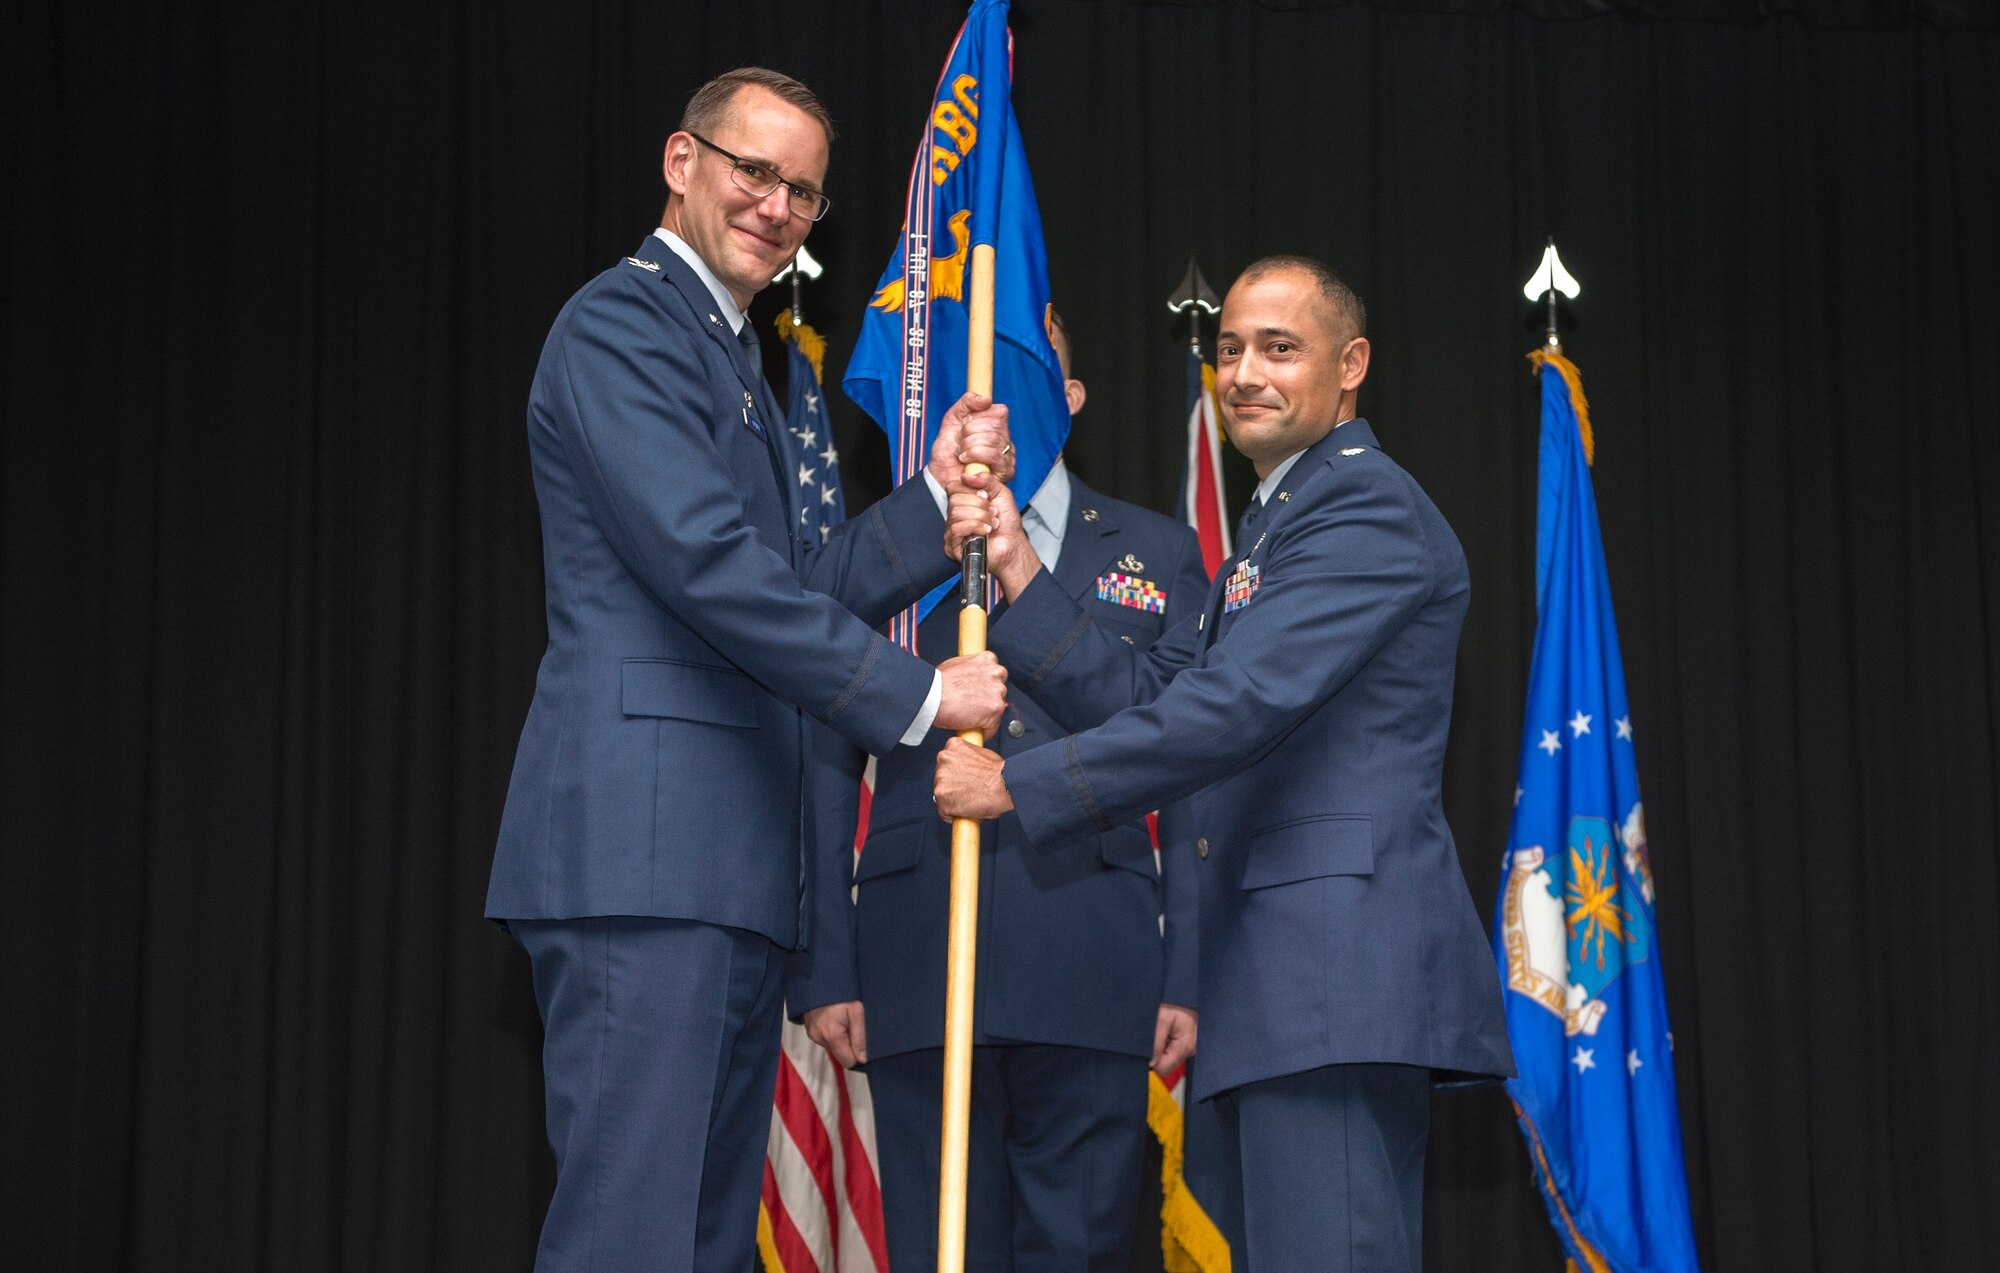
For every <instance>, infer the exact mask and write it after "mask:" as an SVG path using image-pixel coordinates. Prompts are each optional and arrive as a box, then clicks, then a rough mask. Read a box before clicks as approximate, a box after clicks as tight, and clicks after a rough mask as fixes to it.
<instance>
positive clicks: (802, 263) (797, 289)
mask: <svg viewBox="0 0 2000 1273" xmlns="http://www.w3.org/2000/svg"><path fill="white" fill-rule="evenodd" d="M824 272H825V271H823V270H821V269H820V264H819V262H818V261H815V260H813V254H812V253H810V252H808V251H806V246H805V244H803V243H801V244H799V252H798V255H797V256H794V257H793V258H792V261H791V264H789V265H787V266H786V267H785V268H784V269H782V270H779V271H778V273H777V275H776V276H775V277H773V278H772V279H771V281H772V282H773V283H775V282H777V281H778V279H781V278H789V279H791V280H792V323H793V325H794V326H796V325H797V324H799V323H803V322H804V321H806V319H805V314H804V313H803V312H802V310H803V305H802V301H803V293H804V290H805V289H804V288H803V286H802V285H801V282H800V280H801V278H802V277H803V278H818V277H819V276H820V275H821V274H822V273H824Z"/></svg>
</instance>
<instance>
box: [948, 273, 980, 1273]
mask: <svg viewBox="0 0 2000 1273" xmlns="http://www.w3.org/2000/svg"><path fill="white" fill-rule="evenodd" d="M971 283H972V286H971V290H970V292H969V293H968V295H969V296H970V298H971V306H970V309H971V326H972V334H971V341H970V345H971V348H970V349H969V350H968V352H967V357H966V377H965V379H966V388H967V389H968V390H970V391H971V392H973V393H977V394H982V395H984V396H986V397H989V398H990V397H992V396H993V246H992V245H991V244H989V243H981V244H976V245H975V246H974V247H973V249H972V280H971ZM965 468H966V472H968V473H974V472H977V473H984V472H986V471H987V470H986V466H985V465H983V464H968V465H966V466H965ZM958 605H959V610H958V652H959V654H961V655H966V654H978V653H980V652H982V651H983V650H985V649H986V539H985V537H984V536H980V537H978V538H975V539H970V540H967V541H966V545H965V559H964V562H963V564H962V569H961V573H960V576H959V591H958ZM958 736H959V737H960V738H963V739H964V740H965V741H967V742H969V743H971V744H972V745H973V746H975V747H983V746H985V745H986V736H985V735H984V734H982V733H981V732H980V731H979V730H976V729H968V730H964V731H961V732H960V734H959V735H958ZM979 840H980V823H979V819H977V818H954V819H952V824H951V912H950V919H949V927H948V929H947V937H946V944H945V1001H944V1119H943V1123H944V1135H943V1138H942V1139H943V1143H942V1144H941V1145H940V1146H939V1150H938V1250H937V1254H938V1262H937V1267H938V1273H964V1269H965V1165H966V1156H967V1151H968V1143H967V1129H968V1127H969V1126H970V1123H971V1119H972V975H973V963H974V960H975V959H976V958H977V957H978V953H979Z"/></svg>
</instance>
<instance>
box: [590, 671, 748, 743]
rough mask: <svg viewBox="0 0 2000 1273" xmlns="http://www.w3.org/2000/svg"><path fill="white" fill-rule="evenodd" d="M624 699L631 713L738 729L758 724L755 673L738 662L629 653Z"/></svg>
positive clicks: (627, 713)
mask: <svg viewBox="0 0 2000 1273" xmlns="http://www.w3.org/2000/svg"><path fill="white" fill-rule="evenodd" d="M622 675H623V677H624V683H623V687H622V688H623V693H622V697H621V702H622V704H623V707H624V710H625V714H626V715H627V716H671V717H673V718H674V719H675V720H695V721H702V722H705V723H707V724H710V725H729V726H732V727H734V728H737V729H755V728H757V701H756V698H755V697H754V695H753V691H752V688H751V685H750V678H749V677H747V676H745V675H743V673H741V672H739V671H737V670H736V669H734V668H727V667H715V666H713V665H711V664H705V663H679V662H675V661H673V660H670V659H626V660H625V664H624V671H623V673H622Z"/></svg>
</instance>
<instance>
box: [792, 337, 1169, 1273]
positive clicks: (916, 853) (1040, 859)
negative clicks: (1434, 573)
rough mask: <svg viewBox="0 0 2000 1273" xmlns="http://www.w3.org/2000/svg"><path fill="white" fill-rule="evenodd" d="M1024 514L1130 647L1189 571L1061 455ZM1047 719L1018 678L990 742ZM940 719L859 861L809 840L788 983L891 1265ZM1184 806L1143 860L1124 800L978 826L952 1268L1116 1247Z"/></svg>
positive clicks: (936, 1074) (1125, 1210) (939, 912)
mask: <svg viewBox="0 0 2000 1273" xmlns="http://www.w3.org/2000/svg"><path fill="white" fill-rule="evenodd" d="M1049 336H1050V339H1051V340H1052V341H1053V342H1054V344H1055V348H1056V353H1057V356H1058V358H1059V359H1060V361H1061V365H1062V370H1063V373H1064V390H1065V392H1066V396H1067V399H1068V404H1069V408H1070V410H1071V411H1072V412H1074V411H1076V410H1078V409H1079V408H1081V407H1082V406H1083V401H1084V386H1083V382H1082V381H1080V380H1077V379H1074V378H1073V377H1070V375H1069V372H1070V345H1069V336H1068V333H1067V331H1065V330H1064V328H1063V326H1062V320H1061V318H1060V317H1057V316H1055V315H1054V312H1053V311H1051V317H1050V323H1049ZM1026 517H1027V522H1028V534H1029V535H1030V536H1031V537H1032V538H1033V539H1034V540H1035V542H1036V544H1037V545H1038V551H1039V556H1040V559H1041V560H1043V561H1045V562H1046V563H1048V565H1049V568H1050V570H1051V571H1052V572H1053V578H1054V582H1055V583H1056V584H1057V585H1058V586H1059V587H1060V588H1061V590H1062V592H1063V594H1064V595H1065V597H1066V598H1069V599H1071V602H1072V604H1073V605H1074V606H1075V607H1076V608H1077V611H1078V613H1079V614H1081V615H1084V616H1087V617H1088V619H1089V621H1090V623H1091V624H1092V625H1093V627H1094V628H1095V629H1096V630H1097V631H1099V632H1101V633H1103V634H1104V637H1105V639H1106V640H1111V641H1115V642H1119V643H1121V644H1122V645H1123V646H1125V647H1127V648H1132V649H1139V650H1143V649H1145V648H1147V647H1149V646H1151V645H1152V643H1153V641H1154V640H1155V639H1156V638H1157V637H1158V636H1159V634H1160V633H1161V632H1163V631H1165V630H1166V629H1167V628H1168V627H1169V626H1171V625H1172V624H1173V623H1174V622H1175V621H1177V620H1178V619H1180V618H1182V617H1184V616H1189V615H1193V614H1195V613H1197V611H1198V609H1199V607H1200V605H1201V599H1202V597H1203V595H1204V594H1205V593H1206V592H1207V591H1208V576H1207V574H1206V572H1205V571H1204V570H1203V569H1202V565H1201V548H1200V545H1199V544H1198V543H1197V542H1196V540H1195V537H1194V533H1193V531H1191V530H1190V529H1189V528H1188V527H1187V526H1185V525H1182V524H1180V523H1178V522H1176V521H1174V520H1173V519H1172V518H1169V517H1165V516H1162V515H1160V514H1158V513H1153V512H1149V511H1148V510H1146V509H1143V508H1140V507H1138V506H1137V505H1133V504H1127V503H1125V502H1124V501H1122V500H1115V499H1111V498H1109V497H1107V496H1104V495H1101V494H1099V493H1097V492H1096V491H1093V490H1092V489H1091V488H1090V487H1088V486H1086V485H1085V484H1084V483H1083V482H1082V481H1081V480H1080V479H1078V478H1077V477H1075V475H1073V474H1071V473H1070V472H1069V470H1068V469H1067V468H1066V467H1065V466H1064V465H1063V463H1062V461H1061V458H1060V457H1058V458H1057V461H1056V464H1055V467H1054V468H1053V469H1051V470H1050V472H1049V476H1048V478H1047V480H1045V481H1044V482H1043V483H1042V484H1041V487H1040V489H1039V490H1037V491H1036V492H1035V497H1034V499H1033V500H1032V501H1031V502H1030V503H1029V506H1028V512H1027V514H1026ZM917 639H918V649H919V652H920V653H922V654H923V655H924V656H925V657H927V658H930V659H934V660H941V659H943V658H944V657H945V656H947V655H948V654H950V653H951V652H952V651H953V650H955V649H956V648H957V644H956V642H957V614H956V611H955V609H954V608H953V607H950V606H939V607H938V608H937V609H935V610H933V611H932V612H931V614H930V615H929V617H928V618H926V619H925V621H924V622H923V623H922V624H921V625H920V626H919V628H918V633H917ZM1061 734H1062V730H1061V728H1060V727H1059V726H1058V725H1057V724H1056V721H1055V719H1054V718H1053V717H1052V716H1051V714H1050V709H1049V708H1048V707H1046V706H1045V705H1042V704H1038V703H1036V702H1034V701H1032V700H1030V699H1027V698H1025V697H1023V696H1022V695H1020V694H1014V695H1012V696H1011V701H1010V705H1009V710H1008V713H1007V720H1006V724H1005V726H1004V727H1003V728H1002V729H1001V730H1000V731H999V732H998V733H997V734H996V735H995V736H994V737H993V742H992V746H993V747H994V748H995V749H996V750H997V752H998V754H1000V755H1003V756H1007V755H1013V754H1015V753H1017V752H1021V751H1024V750H1026V749H1028V748H1031V747H1035V746H1038V745H1040V744H1041V743H1043V742H1046V741H1048V740H1050V739H1052V738H1057V737H1060V736H1061ZM948 737H950V735H948V734H946V733H945V732H943V731H941V730H940V731H933V732H932V734H931V736H930V738H929V740H928V741H927V743H926V745H925V747H924V748H922V749H913V748H902V749H898V750H897V751H896V752H895V753H893V754H891V755H889V756H886V757H883V758H882V760H881V762H880V763H879V765H878V767H877V771H876V789H875V796H874V807H873V811H872V814H871V824H870V831H869V835H868V842H867V845H866V847H865V849H864V850H863V851H862V853H861V857H860V861H859V865H858V866H855V865H853V863H854V858H853V855H852V854H851V853H849V852H846V851H845V850H844V849H843V850H841V851H840V852H838V853H830V854H829V856H828V857H827V858H826V859H825V860H823V862H822V869H823V872H824V873H823V875H822V878H821V880H820V881H819V882H818V884H817V887H816V890H815V894H814V896H815V899H816V906H817V908H818V909H817V914H816V916H815V919H814V930H815V933H816V934H817V937H816V940H815V942H814V946H813V949H812V951H811V952H810V953H809V954H808V955H806V956H803V957H801V959H800V960H799V961H797V963H796V965H795V973H794V975H793V977H792V980H791V984H790V986H789V987H788V991H787V1000H788V1002H789V1004H790V1010H791V1012H792V1013H793V1014H794V1015H802V1016H803V1018H804V1021H805V1025H806V1029H807V1031H808V1032H809V1033H810V1034H811V1035H812V1037H813V1039H814V1040H815V1041H816V1042H818V1043H819V1044H821V1045H822V1046H823V1047H825V1048H826V1049H827V1050H828V1051H829V1052H830V1053H831V1054H832V1055H833V1057H834V1058H835V1059H836V1060H838V1061H839V1062H840V1063H841V1064H842V1065H846V1066H856V1065H861V1064H864V1063H865V1064H866V1067H867V1072H868V1081H869V1089H870V1091H871V1092H872V1094H873V1097H874V1103H875V1133H876V1144H877V1151H878V1157H879V1160H880V1162H881V1174H882V1208H883V1216H884V1220H885V1228H886V1230H887V1234H888V1241H889V1267H890V1268H892V1269H895V1270H899V1271H901V1273H914V1271H918V1270H922V1269H927V1268H932V1267H934V1266H935V1264H936V1260H937V1251H936V1246H937V1201H938V1199H937V1180H938V1145H939V1136H940V1131H941V1129H940V1122H939V1118H940V1109H941V1104H940V1102H941V1097H942V1082H943V1044H944V1002H945V958H944V954H945V918H946V912H947V907H946V901H947V897H948V893H949V884H950V874H951V857H950V835H949V829H948V828H947V827H945V826H944V825H943V824H941V823H940V822H939V821H938V819H937V816H936V810H935V809H934V808H933V806H932V803H931V761H932V756H933V755H934V754H935V752H936V751H937V749H938V748H939V747H941V746H943V745H944V742H945V740H946V739H947V738H948ZM1184 826H1185V817H1184V816H1183V814H1182V811H1180V810H1179V809H1177V808H1175V807H1173V806H1169V807H1168V808H1167V809H1165V810H1163V811H1162V813H1161V815H1160V839H1161V845H1162V851H1161V854H1160V866H1159V869H1158V870H1157V871H1156V869H1155V865H1154V854H1153V849H1152V842H1151V838H1150V837H1149V835H1148V834H1147V830H1146V826H1145V820H1144V815H1143V813H1141V814H1138V815H1135V816H1133V817H1132V818H1131V819H1130V820H1128V821H1127V822H1125V823H1124V824H1123V825H1120V826H1116V827H1107V828H1104V829H1103V830H1102V831H1101V832H1100V831H1098V830H1095V829H1093V830H1088V831H1084V832H1082V833H1080V834H1078V835H1076V836H1073V837H1070V838H1069V839H1066V840H1064V841H1062V842H1060V843H1050V844H1044V845H1040V846H1037V847H1035V848H1030V847H1029V845H1028V844H1027V842H1026V840H1025V839H1024V838H1023V837H1022V835H1021V832H1020V828H1019V827H1018V825H1016V824H1015V823H1014V821H1013V820H1012V819H1007V820H1003V821H1001V822H1000V823H999V824H998V825H997V828H988V829H987V830H986V838H985V844H984V846H983V848H982V850H981V863H982V870H981V879H980V884H979V892H980V899H981V908H980V909H981V912H982V913H981V917H980V927H979V950H978V956H977V959H976V960H975V966H976V967H977V968H978V970H979V981H978V987H979V990H978V1008H977V1010H976V1013H975V1016H974V1026H973V1032H974V1033H973V1037H974V1044H975V1048H974V1052H973V1080H972V1119H971V1146H970V1162H969V1168H968V1178H967V1197H968V1214H967V1219H966V1267H967V1268H977V1269H1009V1270H1013V1271H1014V1273H1029V1271H1030V1270H1036V1269H1045V1270H1051V1271H1052V1273H1053V1271H1055V1270H1065V1271H1068V1270H1081V1269H1094V1270H1112V1269H1123V1268H1124V1267H1125V1266H1126V1263H1127V1261H1128V1259H1129V1258H1130V1255H1131V1245H1132V1225H1133V1221H1134V1220H1135V1218H1136V1215H1137V1208H1138V1196H1139V1177H1140V1173H1141V1170H1142V1168H1143V1166H1144V1160H1145V1141H1146V1138H1147V1136H1148V1130H1147V1123H1146V1111H1147V1091H1148V1085H1147V1079H1146V1067H1147V1063H1148V1061H1150V1062H1151V1063H1152V1065H1153V1067H1154V1068H1155V1069H1157V1070H1158V1071H1159V1072H1161V1073H1163V1074H1164V1073H1167V1072H1169V1071H1171V1070H1172V1069H1174V1068H1175V1067H1176V1066H1178V1065H1179V1064H1180V1063H1181V1062H1182V1061H1183V1060H1185V1059H1186V1057H1187V1055H1188V1054H1189V1053H1190V1052H1192V1051H1193V1050H1194V1044H1195V1032H1196V1024H1197V1022H1196V1015H1195V1011H1194V994H1195V988H1194V978H1195V967H1194V963H1195V958H1194V957H1195V950H1194V924H1195V898H1194V893H1193V889H1192V885H1193V883H1194V880H1193V876H1192V873H1191V870H1192V867H1193V865H1194V861H1193V846H1192V842H1191V840H1190V838H1189V837H1188V836H1187V835H1185V834H1184V833H1183V828H1184ZM1162 877H1164V878H1162ZM850 880H851V881H852V882H853V883H854V885H856V886H857V900H856V901H855V902H854V903H853V904H851V905H850V904H849V902H848V883H849V881H850ZM1163 906H1164V911H1165V925H1164V937H1163V936H1162V924H1161V914H1162V909H1163ZM1010 1252H1011V1255H1010V1254H1009V1253H1010Z"/></svg>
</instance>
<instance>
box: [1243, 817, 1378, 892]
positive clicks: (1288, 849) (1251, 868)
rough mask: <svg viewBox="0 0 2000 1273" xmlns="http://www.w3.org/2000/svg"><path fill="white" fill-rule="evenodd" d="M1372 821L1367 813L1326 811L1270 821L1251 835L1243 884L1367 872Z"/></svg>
mask: <svg viewBox="0 0 2000 1273" xmlns="http://www.w3.org/2000/svg"><path fill="white" fill-rule="evenodd" d="M1374 871H1375V826H1374V821H1373V820H1372V819H1371V818H1369V817H1368V816H1367V815H1366V814H1358V815H1353V814H1329V815H1326V816H1324V817H1317V818H1300V819H1299V820H1298V821H1296V822H1287V823H1283V824H1281V825H1279V826H1275V827H1269V828H1266V829H1265V830H1262V831H1259V832H1257V833H1256V834H1255V835H1253V836H1251V837H1250V843H1249V845H1248V847H1247V851H1246V853H1245V861H1244V864H1243V887H1244V888H1245V889H1253V888H1270V887H1271V886H1272V885H1274V884H1296V883H1297V882H1298V881H1300V880H1313V879H1318V878H1320V877H1321V876H1323V875H1371V874H1373V873H1374Z"/></svg>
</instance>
